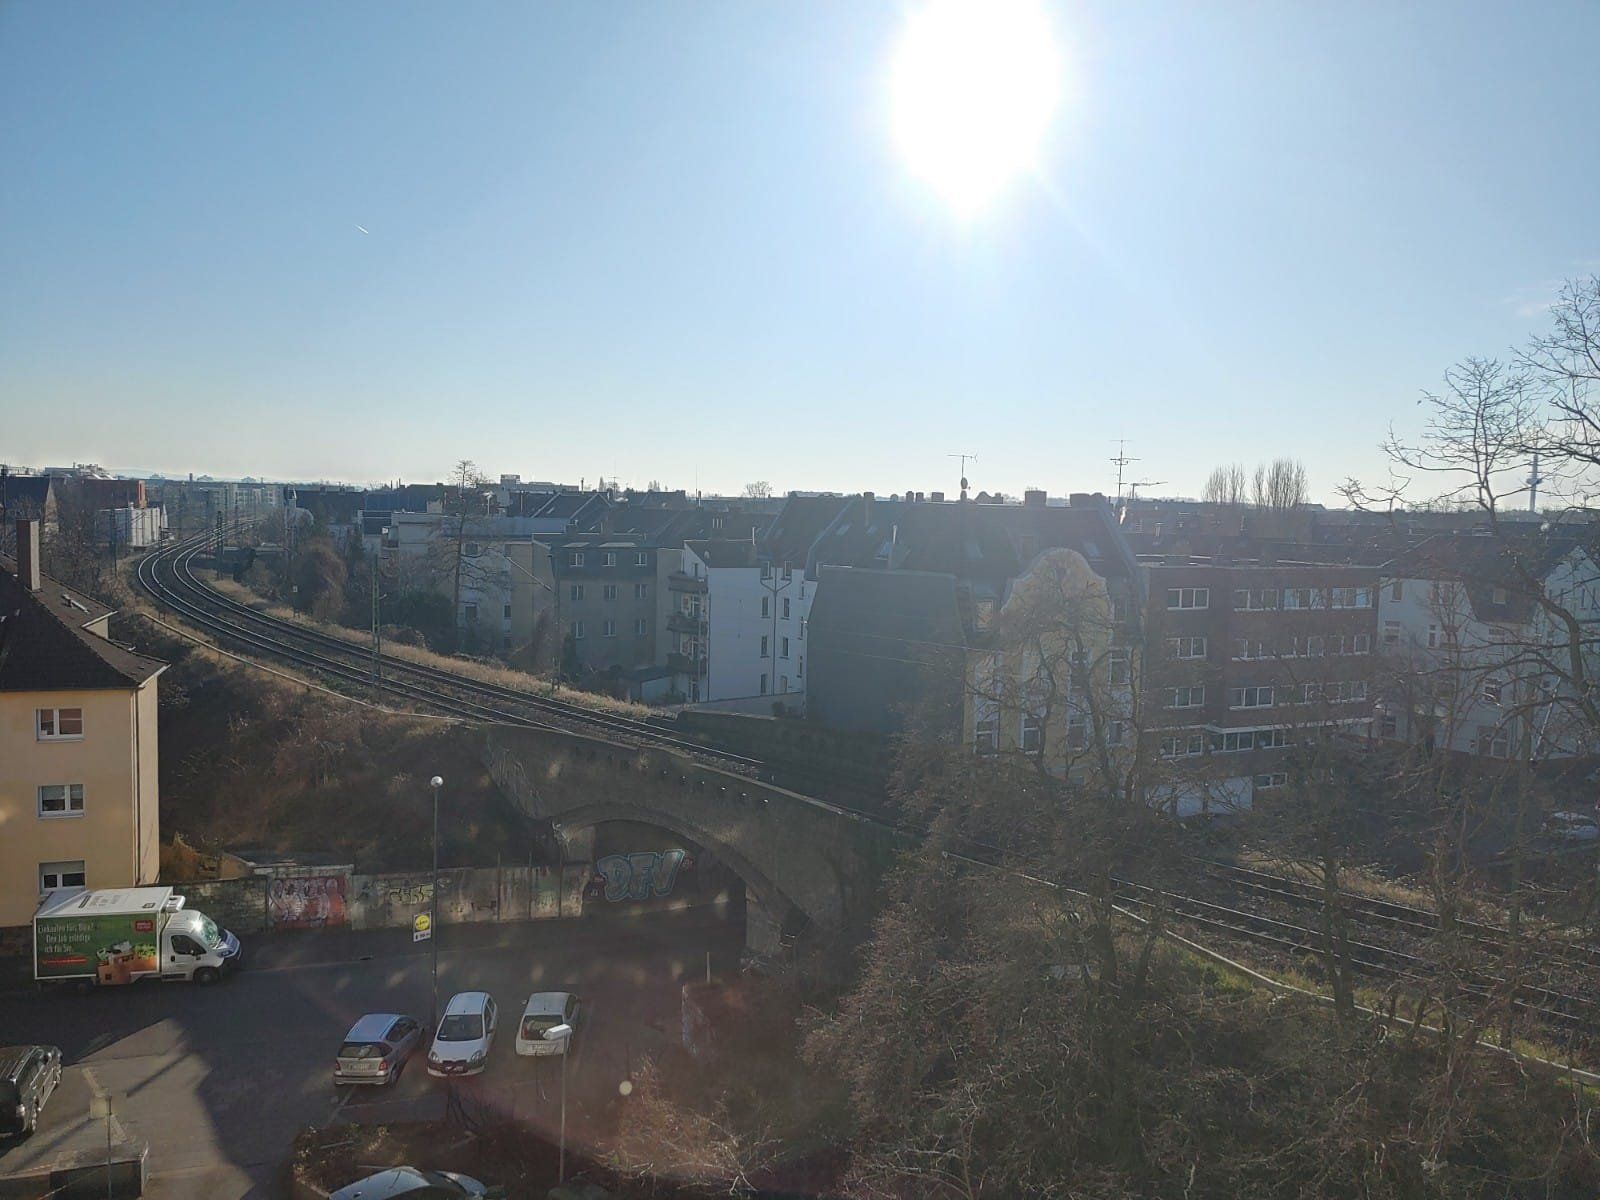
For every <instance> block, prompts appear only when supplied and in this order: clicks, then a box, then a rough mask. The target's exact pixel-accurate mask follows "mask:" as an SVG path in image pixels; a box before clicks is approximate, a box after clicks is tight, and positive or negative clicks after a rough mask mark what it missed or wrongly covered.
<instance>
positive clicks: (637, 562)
mask: <svg viewBox="0 0 1600 1200" xmlns="http://www.w3.org/2000/svg"><path fill="white" fill-rule="evenodd" d="M633 565H634V566H636V567H648V566H649V565H650V552H649V551H648V550H640V551H637V552H636V553H635V554H634V556H633Z"/></svg>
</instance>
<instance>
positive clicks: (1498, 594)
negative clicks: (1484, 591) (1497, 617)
mask: <svg viewBox="0 0 1600 1200" xmlns="http://www.w3.org/2000/svg"><path fill="white" fill-rule="evenodd" d="M1489 599H1490V600H1492V601H1494V603H1496V604H1504V603H1505V602H1506V600H1507V596H1506V590H1505V588H1503V587H1497V588H1490V589H1489Z"/></svg>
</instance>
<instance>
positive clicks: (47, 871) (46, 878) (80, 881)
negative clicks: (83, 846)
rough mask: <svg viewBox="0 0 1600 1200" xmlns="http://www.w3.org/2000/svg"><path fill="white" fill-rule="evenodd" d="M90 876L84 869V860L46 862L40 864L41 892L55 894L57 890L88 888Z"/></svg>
mask: <svg viewBox="0 0 1600 1200" xmlns="http://www.w3.org/2000/svg"><path fill="white" fill-rule="evenodd" d="M87 881H88V876H87V874H86V873H85V872H84V869H83V859H81V858H80V859H78V860H76V861H75V862H44V863H40V864H39V890H40V891H41V892H53V891H55V890H56V889H57V888H69V887H87V886H88V882H87Z"/></svg>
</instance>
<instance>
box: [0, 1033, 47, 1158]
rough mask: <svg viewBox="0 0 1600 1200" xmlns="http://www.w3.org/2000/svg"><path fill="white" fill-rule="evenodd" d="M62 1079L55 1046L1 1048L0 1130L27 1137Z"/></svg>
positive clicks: (36, 1125)
mask: <svg viewBox="0 0 1600 1200" xmlns="http://www.w3.org/2000/svg"><path fill="white" fill-rule="evenodd" d="M60 1082H61V1051H60V1049H59V1048H57V1047H55V1046H5V1047H0V1132H5V1133H15V1134H20V1135H22V1136H23V1137H27V1136H28V1135H29V1134H30V1133H32V1132H33V1131H34V1130H35V1129H36V1128H38V1125H39V1113H40V1111H41V1110H42V1109H43V1108H44V1106H45V1104H46V1103H47V1102H48V1101H49V1099H50V1095H51V1093H52V1092H54V1091H55V1090H56V1085H57V1084H58V1083H60Z"/></svg>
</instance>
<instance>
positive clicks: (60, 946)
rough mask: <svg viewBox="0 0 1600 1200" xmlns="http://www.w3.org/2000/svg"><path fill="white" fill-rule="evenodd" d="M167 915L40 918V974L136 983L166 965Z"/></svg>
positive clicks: (36, 936)
mask: <svg viewBox="0 0 1600 1200" xmlns="http://www.w3.org/2000/svg"><path fill="white" fill-rule="evenodd" d="M162 920H163V918H162V916H161V915H160V914H157V913H115V914H113V913H106V914H95V915H93V916H90V915H87V914H85V915H77V914H74V915H72V916H63V917H59V918H53V919H51V918H46V919H41V920H39V921H38V922H37V923H36V925H35V929H34V974H35V977H36V978H39V979H72V978H76V977H80V976H84V975H93V976H94V977H95V982H96V983H99V984H118V983H132V982H133V981H134V980H135V979H136V978H138V977H139V976H140V975H146V974H150V973H152V972H154V971H157V970H159V969H160V967H161V959H160V952H159V949H158V947H159V946H160V943H161V921H162Z"/></svg>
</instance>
